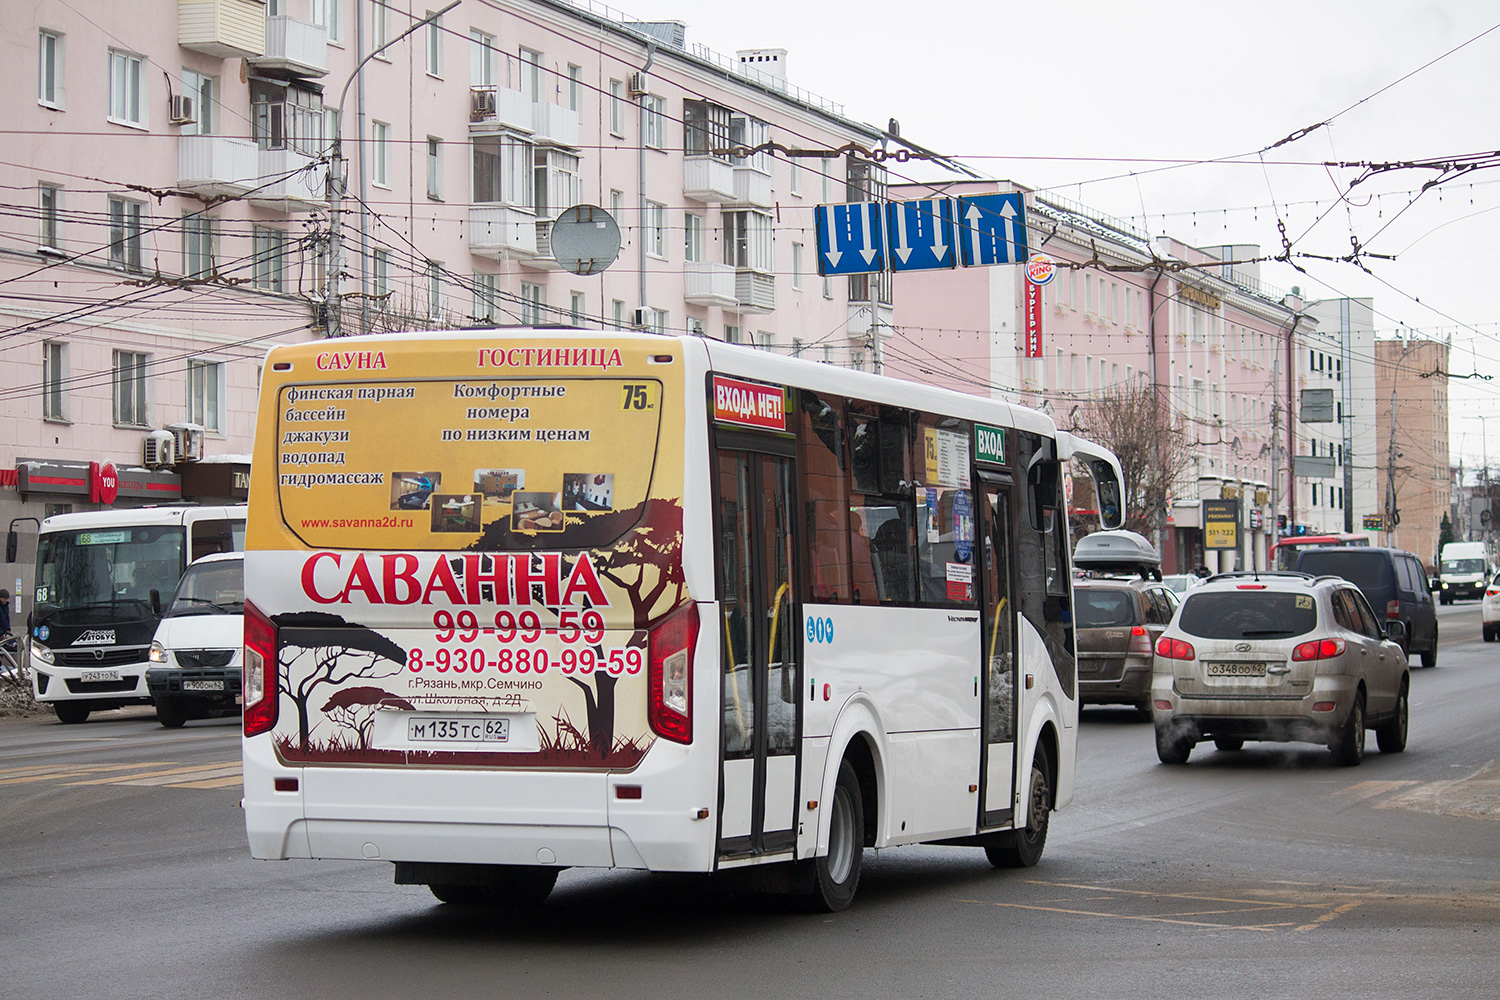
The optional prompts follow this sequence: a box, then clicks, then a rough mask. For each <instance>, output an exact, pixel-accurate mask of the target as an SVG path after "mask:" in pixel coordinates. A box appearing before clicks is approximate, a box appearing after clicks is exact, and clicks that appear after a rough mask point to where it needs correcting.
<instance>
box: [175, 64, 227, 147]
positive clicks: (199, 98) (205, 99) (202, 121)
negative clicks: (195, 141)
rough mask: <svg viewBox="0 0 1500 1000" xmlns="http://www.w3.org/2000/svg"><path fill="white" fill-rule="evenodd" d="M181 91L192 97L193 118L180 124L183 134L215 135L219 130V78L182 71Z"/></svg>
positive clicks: (186, 70) (188, 70)
mask: <svg viewBox="0 0 1500 1000" xmlns="http://www.w3.org/2000/svg"><path fill="white" fill-rule="evenodd" d="M182 92H183V93H184V94H186V95H187V96H189V97H191V98H192V99H193V114H194V116H195V117H194V120H193V121H190V122H187V123H186V124H184V125H183V126H182V134H183V135H217V134H218V132H219V78H218V77H216V76H204V75H203V74H202V73H195V72H194V71H193V70H190V69H185V70H183V71H182Z"/></svg>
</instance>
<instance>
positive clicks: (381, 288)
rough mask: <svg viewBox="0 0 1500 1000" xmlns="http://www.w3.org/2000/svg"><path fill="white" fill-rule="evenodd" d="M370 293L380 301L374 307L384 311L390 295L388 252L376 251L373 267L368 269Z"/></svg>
mask: <svg viewBox="0 0 1500 1000" xmlns="http://www.w3.org/2000/svg"><path fill="white" fill-rule="evenodd" d="M370 293H371V294H372V295H374V296H375V297H376V298H378V299H381V300H382V301H380V302H377V303H376V304H375V305H376V307H377V308H379V309H384V308H386V306H388V305H389V304H390V294H391V252H390V251H389V250H376V251H375V259H374V266H373V267H371V268H370Z"/></svg>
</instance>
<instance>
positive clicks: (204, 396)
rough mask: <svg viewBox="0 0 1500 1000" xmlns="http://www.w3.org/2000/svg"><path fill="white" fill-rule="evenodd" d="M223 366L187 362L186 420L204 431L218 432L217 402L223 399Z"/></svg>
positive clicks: (219, 426)
mask: <svg viewBox="0 0 1500 1000" xmlns="http://www.w3.org/2000/svg"><path fill="white" fill-rule="evenodd" d="M223 381H224V365H223V364H222V363H220V362H218V361H189V362H188V367H187V384H188V398H187V414H188V420H190V421H192V422H193V423H195V424H202V425H203V429H204V430H209V431H219V430H220V429H222V427H223V422H222V421H221V420H220V419H219V400H220V399H221V398H223V393H222V391H221V390H222V389H223Z"/></svg>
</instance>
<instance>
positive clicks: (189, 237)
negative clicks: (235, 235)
mask: <svg viewBox="0 0 1500 1000" xmlns="http://www.w3.org/2000/svg"><path fill="white" fill-rule="evenodd" d="M213 274H214V220H213V219H211V218H209V217H208V216H206V215H184V216H183V217H182V276H183V277H184V278H209V277H212V276H213Z"/></svg>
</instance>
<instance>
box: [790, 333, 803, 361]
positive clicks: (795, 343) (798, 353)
mask: <svg viewBox="0 0 1500 1000" xmlns="http://www.w3.org/2000/svg"><path fill="white" fill-rule="evenodd" d="M802 348H803V343H802V338H801V337H793V338H792V357H794V358H800V357H802Z"/></svg>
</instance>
